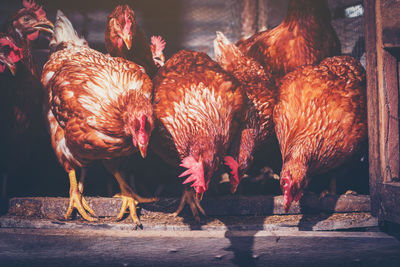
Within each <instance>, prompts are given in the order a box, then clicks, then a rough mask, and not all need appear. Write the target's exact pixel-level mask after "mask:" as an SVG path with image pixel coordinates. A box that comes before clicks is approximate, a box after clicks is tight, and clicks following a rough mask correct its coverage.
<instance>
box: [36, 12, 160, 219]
mask: <svg viewBox="0 0 400 267" xmlns="http://www.w3.org/2000/svg"><path fill="white" fill-rule="evenodd" d="M50 46H51V49H52V51H54V52H53V54H52V55H51V56H50V59H49V61H48V62H47V63H46V64H45V66H44V69H43V73H42V83H43V85H44V86H45V87H46V88H47V89H48V91H49V106H50V110H49V112H48V118H49V122H50V128H51V136H52V142H53V146H54V150H55V152H56V153H57V154H58V158H59V160H60V162H61V164H62V165H63V166H64V168H65V170H66V171H67V172H68V174H69V178H70V204H69V207H68V210H67V213H66V215H65V217H66V218H68V217H69V216H70V215H71V213H72V211H73V208H77V209H78V211H79V213H80V214H81V215H82V217H84V218H85V219H87V220H91V221H92V220H94V219H93V217H91V216H89V215H88V214H87V212H86V211H88V212H89V213H90V214H91V215H94V212H93V210H92V209H91V208H90V207H89V206H88V204H87V202H86V201H85V200H84V198H83V197H82V195H81V192H80V190H79V189H78V186H77V181H76V176H75V169H76V168H77V167H82V166H86V165H87V164H88V163H89V162H91V161H93V160H103V161H104V163H105V164H106V166H107V167H108V168H109V169H110V171H111V172H112V173H113V174H114V176H115V178H116V179H117V181H118V183H119V185H120V188H121V194H120V196H121V197H122V198H123V206H122V209H121V212H120V214H119V215H118V219H121V218H122V216H123V214H124V212H125V210H126V209H127V208H128V207H129V210H130V215H131V217H132V219H133V221H134V222H135V223H136V224H138V225H139V224H140V222H139V219H138V217H137V214H136V202H138V201H140V200H141V199H140V198H139V197H138V196H137V195H136V194H135V193H134V192H133V190H132V189H131V188H130V187H129V186H128V185H127V184H126V182H125V181H124V180H123V179H122V177H121V175H120V173H119V172H118V169H117V168H116V166H115V165H114V164H113V162H112V160H113V159H115V158H118V157H121V156H127V155H130V154H132V153H133V152H135V151H137V148H138V149H139V150H140V152H141V154H142V155H143V156H145V155H146V150H147V146H148V142H149V138H150V134H151V132H152V130H153V127H154V126H153V124H154V123H153V109H152V105H151V98H152V82H151V80H150V78H149V77H148V75H146V74H145V73H144V72H143V70H142V68H141V67H140V66H138V65H137V64H135V63H132V62H129V61H127V60H124V59H121V58H112V57H110V56H106V55H104V54H102V53H100V52H98V51H95V50H93V49H90V48H89V47H88V45H87V43H86V41H85V40H84V39H81V38H79V37H78V35H77V34H76V32H75V30H74V29H73V27H72V25H71V22H70V21H69V20H68V19H67V18H66V17H65V15H64V14H63V13H62V12H61V11H58V12H57V21H56V26H55V31H54V36H53V39H52V41H51V42H50Z"/></svg>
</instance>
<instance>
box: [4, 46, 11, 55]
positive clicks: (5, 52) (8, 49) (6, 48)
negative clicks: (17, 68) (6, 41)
mask: <svg viewBox="0 0 400 267" xmlns="http://www.w3.org/2000/svg"><path fill="white" fill-rule="evenodd" d="M11 50H12V49H11V47H10V46H9V45H5V46H3V53H4V55H6V56H8V55H9V54H10V52H11Z"/></svg>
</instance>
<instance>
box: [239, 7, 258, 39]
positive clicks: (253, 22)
mask: <svg viewBox="0 0 400 267" xmlns="http://www.w3.org/2000/svg"><path fill="white" fill-rule="evenodd" d="M243 5H244V7H243V11H242V38H246V39H247V38H249V37H250V36H252V35H253V34H255V33H256V32H257V0H245V1H243Z"/></svg>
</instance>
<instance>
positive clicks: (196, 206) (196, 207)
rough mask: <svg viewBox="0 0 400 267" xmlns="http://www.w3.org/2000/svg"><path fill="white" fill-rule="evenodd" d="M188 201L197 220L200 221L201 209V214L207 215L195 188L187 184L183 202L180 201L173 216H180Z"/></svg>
mask: <svg viewBox="0 0 400 267" xmlns="http://www.w3.org/2000/svg"><path fill="white" fill-rule="evenodd" d="M186 203H187V204H188V205H189V207H190V209H191V211H192V214H193V217H194V219H195V220H196V222H200V216H199V211H200V213H201V214H203V215H204V216H206V213H205V211H204V209H203V208H202V207H201V205H200V200H199V199H197V198H196V197H195V194H194V192H193V190H192V189H191V188H189V187H187V186H185V189H184V190H183V194H182V198H181V202H180V203H179V206H178V209H177V210H176V211H175V212H174V213H172V214H171V216H174V217H176V216H178V215H179V214H180V213H181V212H182V210H183V208H184V207H185V204H186Z"/></svg>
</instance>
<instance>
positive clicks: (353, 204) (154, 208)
mask: <svg viewBox="0 0 400 267" xmlns="http://www.w3.org/2000/svg"><path fill="white" fill-rule="evenodd" d="M86 200H87V201H88V203H89V205H90V206H91V207H92V208H93V210H94V211H95V212H96V214H97V215H98V216H100V217H114V216H117V214H118V212H119V210H120V208H121V204H122V201H121V200H120V199H118V198H103V197H86ZM179 201H180V200H179V199H177V198H165V199H160V200H159V201H158V202H154V203H143V204H140V205H139V206H140V208H141V209H140V213H141V214H151V213H157V212H163V213H172V212H174V211H175V210H176V208H177V207H178V204H179ZM68 203H69V199H68V198H55V197H28V198H12V199H10V200H9V201H8V214H9V215H16V216H24V217H38V218H50V219H62V218H63V216H64V213H65V212H66V209H67V207H68ZM201 204H202V207H203V208H204V210H205V211H206V214H207V215H208V216H239V215H279V214H282V215H283V214H284V215H287V214H318V213H335V212H339V213H341V212H369V211H370V206H371V205H370V198H369V196H366V195H341V196H326V197H325V198H323V199H319V198H318V197H317V196H314V195H307V196H304V197H303V198H302V200H301V201H300V203H294V204H293V205H292V207H291V208H290V210H289V212H288V213H285V211H284V208H283V197H282V196H252V197H244V196H225V197H218V198H206V199H203V201H202V202H201ZM183 214H187V215H190V214H191V213H190V211H189V209H188V208H186V209H185V210H184V211H183Z"/></svg>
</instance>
